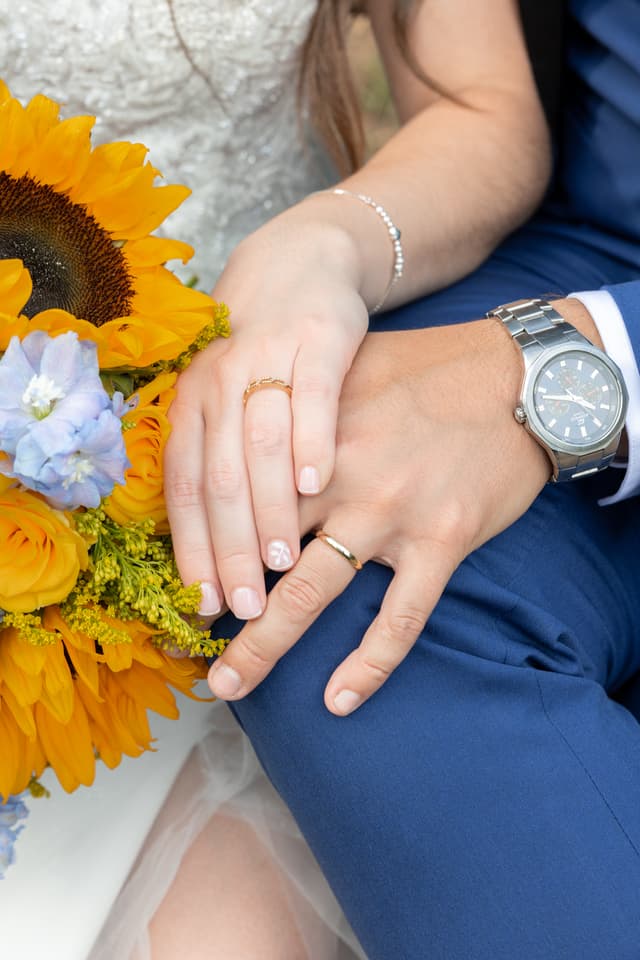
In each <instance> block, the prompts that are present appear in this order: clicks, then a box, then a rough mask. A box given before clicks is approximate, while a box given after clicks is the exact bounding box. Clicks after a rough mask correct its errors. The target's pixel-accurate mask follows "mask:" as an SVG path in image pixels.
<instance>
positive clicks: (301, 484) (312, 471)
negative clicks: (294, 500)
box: [298, 467, 320, 493]
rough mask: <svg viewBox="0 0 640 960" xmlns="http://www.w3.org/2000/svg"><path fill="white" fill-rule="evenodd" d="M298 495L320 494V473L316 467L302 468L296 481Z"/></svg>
mask: <svg viewBox="0 0 640 960" xmlns="http://www.w3.org/2000/svg"><path fill="white" fill-rule="evenodd" d="M298 490H299V491H300V493H320V473H319V471H318V470H317V469H316V467H303V468H302V470H301V471H300V479H299V481H298Z"/></svg>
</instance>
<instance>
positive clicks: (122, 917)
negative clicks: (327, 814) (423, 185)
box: [0, 0, 363, 960]
mask: <svg viewBox="0 0 640 960" xmlns="http://www.w3.org/2000/svg"><path fill="white" fill-rule="evenodd" d="M315 6H316V0H83V2H81V3H78V2H77V0H56V2H55V3H50V2H49V0H0V64H2V67H1V69H2V76H3V78H4V79H5V80H6V81H7V82H8V83H9V85H10V87H11V90H12V92H13V93H14V94H15V95H16V96H18V97H20V98H21V99H22V100H23V101H26V100H28V99H30V98H31V97H32V96H34V95H35V94H37V93H44V94H47V95H48V96H50V97H52V98H53V99H55V100H57V101H58V102H60V103H62V104H63V113H64V114H65V115H67V116H73V115H77V114H81V113H90V114H94V115H95V116H96V117H97V123H96V127H95V131H94V133H95V136H94V142H104V141H107V140H134V141H142V142H143V143H145V144H146V146H147V147H148V148H149V151H150V159H151V161H152V162H153V164H154V166H156V167H157V168H158V169H160V170H161V171H162V173H163V174H164V176H165V178H166V180H167V181H168V182H179V183H184V184H187V185H188V186H189V187H190V188H191V190H192V191H193V193H192V196H191V198H190V199H189V200H188V201H187V202H186V203H185V204H184V205H183V206H182V207H181V208H180V210H178V211H177V212H176V213H175V214H173V215H172V217H171V218H170V219H169V221H168V222H167V224H166V225H165V227H164V230H165V231H166V233H168V234H169V235H170V236H175V237H178V238H180V239H183V240H187V241H188V242H190V243H191V244H193V246H194V247H195V248H196V256H195V258H194V260H193V261H192V262H191V263H190V264H189V265H187V267H186V268H184V270H183V275H184V276H185V277H190V276H192V275H193V274H195V275H197V276H198V279H199V286H201V287H203V288H209V287H211V286H212V285H213V284H214V282H215V280H216V278H217V276H218V275H219V273H220V271H221V269H222V267H223V265H224V263H225V260H226V258H227V256H228V254H229V252H230V251H231V250H232V249H233V248H234V247H235V245H236V244H237V243H238V241H240V240H241V239H242V238H243V237H244V236H245V235H246V234H247V233H249V232H250V231H252V230H254V229H255V228H256V227H257V226H259V225H260V223H262V222H263V221H264V220H266V219H267V218H268V217H270V216H272V215H274V214H275V213H277V212H278V211H279V210H282V209H284V208H286V207H287V206H289V205H291V204H292V203H294V202H295V201H296V200H298V199H300V198H301V197H302V196H304V195H305V194H306V193H308V192H310V191H312V190H315V189H318V188H320V187H321V186H324V185H325V184H326V183H327V182H329V180H330V178H331V175H332V174H331V171H330V168H329V166H328V164H327V163H326V160H325V159H324V158H323V155H322V153H321V151H319V150H318V149H316V148H314V146H313V145H309V143H305V142H303V140H302V138H301V136H300V123H299V120H298V117H297V114H296V102H295V100H296V93H295V90H296V71H297V63H298V55H299V51H300V47H301V44H302V42H303V40H304V37H305V35H306V32H307V29H308V26H309V22H310V19H311V17H312V15H313V12H314V10H315ZM203 709H205V708H203ZM178 722H179V723H180V722H184V723H188V722H189V721H188V720H185V721H178ZM192 741H193V737H191V738H190V737H189V736H187V735H185V743H191V742H192ZM159 747H160V753H159V755H158V757H159V758H160V757H161V756H162V754H161V750H162V744H161V743H160V745H159ZM140 769H141V768H140V767H136V765H135V764H132V765H130V766H129V767H128V769H125V770H124V771H123V770H120V771H118V773H119V774H120V775H121V776H122V777H123V778H124V779H123V782H122V786H121V792H122V796H123V807H124V803H125V800H124V798H125V797H126V795H127V789H128V785H129V786H132V785H133V781H134V780H135V778H136V776H138V777H140V776H142V774H141V773H140V774H138V770H140ZM137 786H138V787H139V786H140V785H139V784H137ZM86 796H87V799H86V801H85V803H86V804H87V805H89V806H90V805H91V799H90V798H91V793H90V792H89V793H88V794H87V795H86ZM74 799H75V798H74ZM59 807H60V803H59V802H58V808H59ZM149 810H150V812H149V817H150V820H151V819H152V818H153V816H154V814H155V812H156V811H155V809H154V808H153V806H152V805H150V808H149ZM218 810H225V811H226V812H227V813H229V812H231V813H232V814H233V815H235V816H238V817H242V818H244V819H246V820H247V821H248V822H250V823H251V824H252V826H253V827H254V829H255V831H256V833H257V835H258V837H259V838H260V840H261V842H262V843H263V844H264V845H265V846H266V847H267V849H268V850H269V851H270V852H271V854H272V856H273V858H274V860H275V861H276V862H277V863H278V864H279V865H280V867H281V869H282V871H283V872H284V874H286V876H287V877H288V878H289V880H290V884H289V888H290V889H291V891H292V893H291V894H290V896H291V897H292V904H291V906H292V911H291V912H292V915H293V916H295V919H296V924H297V925H298V928H299V930H300V934H301V936H302V938H303V941H304V943H305V946H306V950H307V953H308V957H309V960H338V958H340V960H353V958H355V957H362V956H363V954H362V952H361V951H360V950H359V948H358V946H357V944H356V942H355V938H354V937H353V934H352V933H351V932H350V930H349V928H348V926H347V924H346V921H345V920H344V917H343V916H342V914H341V912H340V909H339V907H338V905H337V904H336V902H335V900H334V898H333V896H332V894H331V892H330V890H329V888H328V886H327V884H326V882H325V881H324V878H323V876H322V874H321V872H320V869H319V867H318V866H317V864H316V862H315V860H314V858H313V856H312V855H311V852H310V851H309V849H308V847H307V846H306V844H305V842H304V840H303V838H302V837H301V835H300V833H299V831H298V829H297V827H296V825H295V823H294V821H293V819H292V817H291V815H290V814H289V812H288V811H287V809H286V807H285V806H284V805H283V803H282V801H281V800H280V799H279V797H278V796H277V794H276V793H275V791H274V790H273V788H272V787H271V786H270V784H269V782H268V781H267V779H266V777H265V776H264V774H263V773H262V771H261V769H260V767H259V764H258V762H257V760H256V758H255V755H254V753H253V751H252V749H251V747H250V745H249V743H248V741H247V740H246V738H245V737H244V735H243V734H242V733H241V731H240V729H239V728H238V727H237V725H236V724H235V722H234V721H233V720H232V719H231V717H230V716H229V715H228V711H227V710H226V708H225V707H224V706H223V705H216V706H215V707H214V708H213V710H212V723H211V730H210V732H209V734H208V735H207V737H206V738H205V739H204V740H202V741H201V742H200V743H199V745H198V746H197V747H196V749H195V750H194V752H193V753H192V754H191V756H190V757H189V759H188V760H187V762H186V765H185V767H184V769H183V771H182V773H181V774H180V775H179V777H178V779H177V781H176V783H175V786H174V789H173V790H172V792H171V793H170V794H169V799H168V800H167V801H166V802H165V804H164V806H163V807H162V809H161V810H160V813H159V815H158V817H157V820H156V822H155V824H154V826H153V829H152V830H151V833H150V834H149V837H148V839H147V842H146V844H145V846H144V847H143V849H142V851H141V853H140V855H139V857H138V860H137V862H136V864H135V867H134V869H133V871H132V872H131V874H130V875H129V879H128V880H127V882H126V885H125V887H124V888H123V890H122V892H121V894H120V896H119V897H118V899H117V900H116V902H115V904H114V906H113V909H112V911H111V913H110V915H109V918H108V920H107V922H106V925H105V926H104V928H103V930H102V933H101V935H100V936H99V938H98V939H97V941H96V945H95V947H94V949H93V951H92V952H91V954H90V960H129V958H131V957H133V956H134V954H135V957H136V960H151V954H150V952H149V942H148V938H147V927H148V923H149V920H150V919H151V917H152V916H153V914H154V912H155V911H156V909H157V907H158V905H159V904H160V902H161V901H162V899H163V897H164V896H165V894H166V892H167V890H168V888H169V886H170V884H171V883H172V881H173V879H174V877H175V875H176V872H177V870H178V867H179V865H180V861H181V859H182V858H183V856H184V854H185V852H186V851H187V849H188V848H189V846H190V844H191V843H192V842H193V840H194V839H195V838H196V837H197V836H198V834H199V833H200V831H201V830H202V829H203V827H204V826H205V825H206V824H207V822H208V821H209V819H210V818H211V817H212V816H213V814H214V813H215V812H216V811H218ZM122 814H123V810H118V809H115V810H113V811H112V822H109V820H108V817H109V811H108V810H103V811H101V820H100V824H101V830H102V831H103V833H104V834H105V835H107V836H108V833H109V831H110V830H117V829H118V822H119V819H120V818H121V816H122ZM76 816H80V812H79V811H77V812H76ZM86 819H87V820H88V822H91V811H87V818H86ZM149 825H150V823H149ZM67 827H68V828H69V829H68V834H69V838H70V842H72V838H73V835H74V831H73V825H72V824H67ZM52 829H55V824H53V825H52ZM139 839H140V843H141V844H142V842H143V839H144V836H143V835H142V834H141V836H140V838H139ZM78 855H79V854H78V851H77V849H76V851H75V859H74V860H73V864H74V866H73V867H69V869H73V870H74V871H77V869H78ZM87 855H90V851H88V852H87ZM129 862H130V861H129ZM55 869H56V872H57V874H58V876H59V877H62V876H65V870H66V869H67V868H66V866H65V863H64V861H63V858H62V856H61V855H60V854H59V855H58V857H57V861H56V864H55ZM127 869H128V863H127V865H126V866H124V867H123V872H124V873H126V871H127ZM77 879H78V882H80V883H82V877H78V878H77ZM67 880H69V885H71V882H72V878H68V877H67ZM104 908H105V905H101V909H100V908H97V910H96V916H97V917H100V918H101V919H100V920H99V922H98V925H100V924H101V923H102V918H103V917H104ZM97 932H98V931H97V930H96V933H97ZM136 951H137V952H136ZM60 955H61V956H63V955H64V956H65V958H66V957H68V956H70V954H69V953H68V952H67V953H63V954H60Z"/></svg>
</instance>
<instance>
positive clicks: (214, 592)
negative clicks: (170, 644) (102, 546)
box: [164, 394, 223, 617]
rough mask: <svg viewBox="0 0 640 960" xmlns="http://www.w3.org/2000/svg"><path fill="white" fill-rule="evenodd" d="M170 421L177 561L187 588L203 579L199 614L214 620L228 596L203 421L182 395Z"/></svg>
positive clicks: (167, 474) (168, 479)
mask: <svg viewBox="0 0 640 960" xmlns="http://www.w3.org/2000/svg"><path fill="white" fill-rule="evenodd" d="M169 419H170V422H171V433H170V434H169V438H168V440H167V444H166V448H165V454H164V492H165V502H166V505H167V516H168V518H169V523H170V525H171V530H172V532H173V549H174V553H175V557H176V563H177V565H178V569H179V571H180V575H181V577H182V580H183V582H184V583H185V584H191V583H194V582H195V581H196V580H199V581H200V584H201V592H202V598H201V603H200V611H199V612H200V614H201V615H202V616H203V617H209V616H214V615H215V614H217V613H219V611H220V609H221V607H222V599H223V597H222V588H221V586H220V581H219V578H218V573H217V570H216V565H215V559H214V552H213V545H212V543H211V538H210V536H209V524H208V518H207V511H206V505H205V491H204V482H203V473H204V456H203V451H204V421H203V419H202V416H201V415H200V414H199V413H198V412H197V411H196V410H194V407H193V406H192V405H190V404H187V403H185V402H183V401H182V400H181V398H180V395H179V394H178V396H177V397H176V399H175V400H174V401H173V403H172V404H171V408H170V410H169Z"/></svg>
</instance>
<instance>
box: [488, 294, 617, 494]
mask: <svg viewBox="0 0 640 960" xmlns="http://www.w3.org/2000/svg"><path fill="white" fill-rule="evenodd" d="M487 316H488V317H497V318H498V320H501V321H502V323H503V324H504V326H505V327H506V329H507V330H508V332H509V333H510V334H511V336H512V337H513V340H514V343H516V344H517V345H518V347H520V350H521V351H522V359H523V362H524V378H523V381H522V388H521V392H520V399H519V401H518V403H517V406H516V407H515V410H514V415H515V418H516V420H517V421H518V422H519V423H522V424H523V425H524V426H525V427H526V429H527V430H528V431H529V433H530V434H531V435H532V436H533V437H535V439H536V440H537V441H538V443H540V444H541V445H542V446H543V447H544V449H545V450H546V451H547V453H548V454H549V457H550V459H551V463H552V466H553V477H552V479H553V480H575V479H577V478H578V477H584V476H587V475H589V474H591V473H596V472H597V471H598V470H604V468H605V467H607V466H609V464H610V463H611V461H612V459H613V457H614V456H615V453H616V450H617V449H618V444H619V442H620V434H621V433H622V429H623V426H624V419H625V414H626V411H627V391H626V388H625V385H624V381H623V379H622V374H621V372H620V370H619V369H618V367H617V366H616V364H615V363H614V362H613V361H612V360H610V359H609V357H608V356H607V355H606V354H605V353H603V351H602V350H599V349H598V348H597V347H595V346H594V345H593V344H592V343H590V341H589V340H587V338H586V337H583V335H582V334H581V333H579V332H578V330H576V328H575V327H573V326H572V325H571V324H570V323H567V322H566V320H564V319H563V318H562V317H561V316H560V314H559V313H558V312H557V311H556V310H554V309H553V307H552V306H551V304H550V303H548V302H547V301H546V300H522V301H517V302H515V303H507V304H504V305H503V306H501V307H495V309H493V310H490V311H489V312H488V313H487Z"/></svg>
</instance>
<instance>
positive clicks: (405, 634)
mask: <svg viewBox="0 0 640 960" xmlns="http://www.w3.org/2000/svg"><path fill="white" fill-rule="evenodd" d="M423 626H424V616H423V615H422V613H421V612H420V611H419V610H417V609H416V610H412V609H409V608H407V609H404V610H401V611H398V612H397V613H393V614H391V615H390V616H389V618H388V619H387V620H386V622H385V623H384V624H383V625H382V628H381V633H382V637H383V640H386V641H387V642H388V643H389V645H390V646H393V647H408V646H411V645H412V644H413V643H414V641H415V639H416V637H417V636H418V634H419V633H420V631H421V630H422V628H423Z"/></svg>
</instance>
